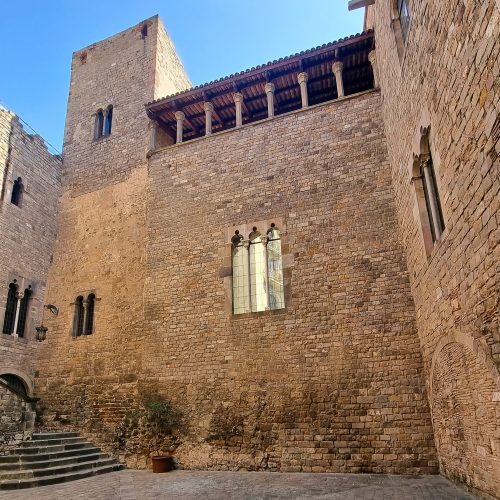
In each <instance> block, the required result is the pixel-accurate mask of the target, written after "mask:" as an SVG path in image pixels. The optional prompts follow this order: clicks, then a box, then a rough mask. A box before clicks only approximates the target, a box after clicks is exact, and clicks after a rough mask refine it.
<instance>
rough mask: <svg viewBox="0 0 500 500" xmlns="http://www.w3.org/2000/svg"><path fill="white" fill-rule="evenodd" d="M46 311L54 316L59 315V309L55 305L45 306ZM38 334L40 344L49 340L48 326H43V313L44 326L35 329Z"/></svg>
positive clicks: (36, 336)
mask: <svg viewBox="0 0 500 500" xmlns="http://www.w3.org/2000/svg"><path fill="white" fill-rule="evenodd" d="M43 308H44V309H48V310H49V311H50V312H51V313H52V314H53V315H54V316H57V315H58V314H59V309H58V308H57V307H56V306H55V305H54V304H45V305H44V306H43ZM35 330H36V334H35V338H36V339H37V340H38V342H43V341H44V340H45V339H46V338H47V330H48V328H47V327H46V326H43V313H42V324H41V325H40V326H37V327H36V328H35Z"/></svg>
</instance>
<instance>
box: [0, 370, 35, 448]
mask: <svg viewBox="0 0 500 500" xmlns="http://www.w3.org/2000/svg"><path fill="white" fill-rule="evenodd" d="M34 419H35V412H34V410H33V405H32V402H31V401H28V400H27V398H25V397H22V396H21V395H20V394H18V393H16V392H15V391H13V390H11V389H9V387H8V384H5V383H4V382H3V381H2V380H1V379H0V454H1V453H6V452H8V451H9V450H11V449H13V448H15V447H16V446H18V445H19V443H20V442H21V441H22V440H23V439H25V438H26V437H27V436H29V435H30V434H31V433H32V432H33V424H34Z"/></svg>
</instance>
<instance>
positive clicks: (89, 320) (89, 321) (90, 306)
mask: <svg viewBox="0 0 500 500" xmlns="http://www.w3.org/2000/svg"><path fill="white" fill-rule="evenodd" d="M94 305H95V295H94V294H93V293H91V294H90V295H89V296H88V297H87V317H86V318H85V335H92V333H94Z"/></svg>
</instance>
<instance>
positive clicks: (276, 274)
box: [267, 224, 285, 309]
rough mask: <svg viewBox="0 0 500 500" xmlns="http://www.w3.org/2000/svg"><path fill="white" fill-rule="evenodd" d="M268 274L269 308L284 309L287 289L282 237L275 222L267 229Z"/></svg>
mask: <svg viewBox="0 0 500 500" xmlns="http://www.w3.org/2000/svg"><path fill="white" fill-rule="evenodd" d="M267 276H268V281H269V285H268V290H269V309H283V308H284V307H285V290H284V287H283V259H282V255H281V237H280V232H279V231H278V229H277V228H276V226H275V224H271V227H270V229H268V231H267Z"/></svg>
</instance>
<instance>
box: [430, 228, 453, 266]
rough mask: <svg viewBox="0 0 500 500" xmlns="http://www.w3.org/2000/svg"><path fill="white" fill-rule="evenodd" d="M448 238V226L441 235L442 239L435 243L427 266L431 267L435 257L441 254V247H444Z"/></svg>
mask: <svg viewBox="0 0 500 500" xmlns="http://www.w3.org/2000/svg"><path fill="white" fill-rule="evenodd" d="M447 236H448V226H446V227H445V228H444V231H443V232H442V234H441V238H439V240H438V241H436V243H434V246H433V247H432V250H431V253H430V254H429V255H428V256H427V264H428V265H429V266H430V265H431V263H432V261H433V260H434V258H435V256H436V255H437V254H438V253H439V252H440V250H441V247H442V246H443V244H444V242H445V240H446V238H447Z"/></svg>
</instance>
